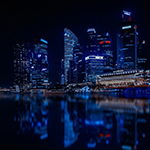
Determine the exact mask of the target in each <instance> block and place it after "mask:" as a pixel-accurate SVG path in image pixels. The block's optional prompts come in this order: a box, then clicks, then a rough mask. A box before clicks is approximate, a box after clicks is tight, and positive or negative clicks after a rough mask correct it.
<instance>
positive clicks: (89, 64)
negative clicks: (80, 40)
mask: <svg viewBox="0 0 150 150" xmlns="http://www.w3.org/2000/svg"><path fill="white" fill-rule="evenodd" d="M87 36H88V37H87V39H88V43H87V52H86V57H85V73H86V82H95V81H96V76H97V75H100V74H101V73H102V68H103V58H104V57H103V56H102V55H101V54H100V52H99V49H98V47H97V35H96V30H95V29H94V28H90V29H88V30H87Z"/></svg>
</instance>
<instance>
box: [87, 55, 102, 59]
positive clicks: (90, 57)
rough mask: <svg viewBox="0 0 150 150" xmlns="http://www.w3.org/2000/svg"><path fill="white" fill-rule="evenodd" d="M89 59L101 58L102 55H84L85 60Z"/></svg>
mask: <svg viewBox="0 0 150 150" xmlns="http://www.w3.org/2000/svg"><path fill="white" fill-rule="evenodd" d="M89 59H103V56H94V55H92V56H87V57H85V60H89Z"/></svg>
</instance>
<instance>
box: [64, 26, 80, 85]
mask: <svg viewBox="0 0 150 150" xmlns="http://www.w3.org/2000/svg"><path fill="white" fill-rule="evenodd" d="M77 43H78V38H77V37H76V35H75V34H74V33H73V32H72V31H71V30H69V29H67V28H64V73H65V83H67V82H68V70H69V65H70V61H71V60H73V47H74V46H75V45H76V44H77Z"/></svg>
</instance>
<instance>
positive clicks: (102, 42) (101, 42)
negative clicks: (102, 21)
mask: <svg viewBox="0 0 150 150" xmlns="http://www.w3.org/2000/svg"><path fill="white" fill-rule="evenodd" d="M105 43H106V44H110V43H111V41H105ZM99 44H104V41H100V42H99Z"/></svg>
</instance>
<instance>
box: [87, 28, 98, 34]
mask: <svg viewBox="0 0 150 150" xmlns="http://www.w3.org/2000/svg"><path fill="white" fill-rule="evenodd" d="M87 32H94V33H96V30H95V29H94V28H91V29H88V30H87Z"/></svg>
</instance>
